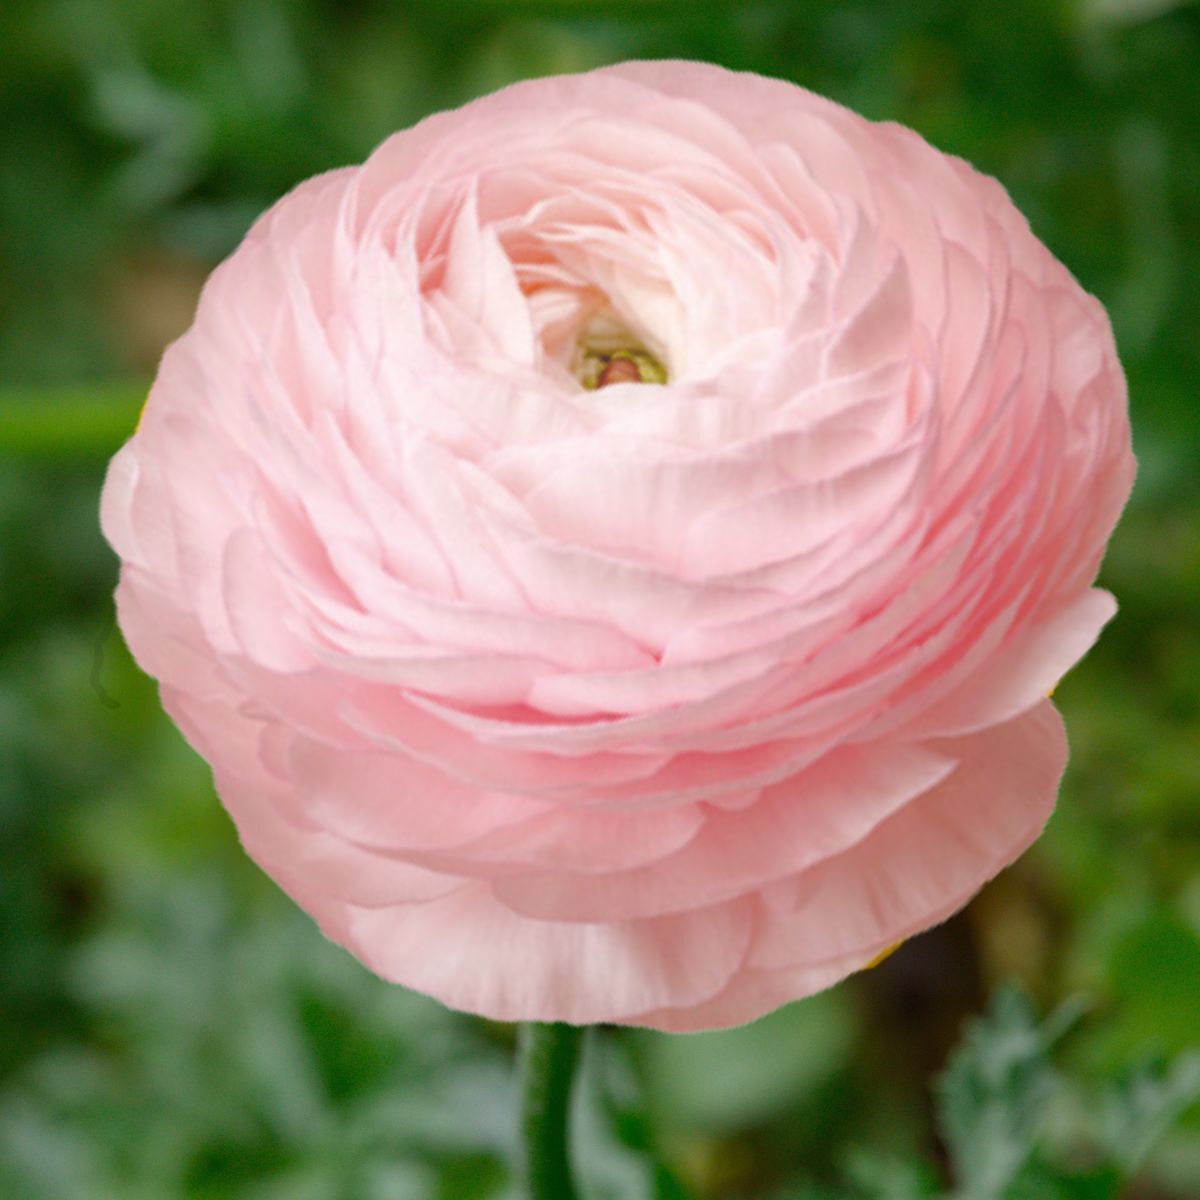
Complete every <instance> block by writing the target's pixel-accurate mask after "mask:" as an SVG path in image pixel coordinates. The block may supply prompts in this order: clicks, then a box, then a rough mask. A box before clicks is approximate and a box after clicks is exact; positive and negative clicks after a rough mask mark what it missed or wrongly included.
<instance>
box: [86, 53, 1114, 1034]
mask: <svg viewBox="0 0 1200 1200" xmlns="http://www.w3.org/2000/svg"><path fill="white" fill-rule="evenodd" d="M1132 476H1133V459H1132V456H1131V453H1130V445H1129V431H1128V426H1127V421H1126V404H1125V388H1124V381H1123V378H1122V374H1121V369H1120V366H1119V364H1118V362H1117V357H1116V353H1115V351H1114V348H1113V342H1112V337H1111V334H1110V331H1109V326H1108V322H1107V320H1106V318H1105V315H1104V312H1103V310H1102V308H1101V307H1100V305H1099V304H1098V303H1097V302H1096V301H1095V300H1094V299H1092V298H1091V297H1090V296H1088V295H1087V294H1085V293H1084V292H1083V291H1082V290H1081V289H1080V287H1079V286H1078V284H1076V282H1075V281H1074V280H1073V279H1072V278H1071V276H1070V275H1069V274H1068V272H1067V271H1066V270H1065V269H1064V268H1063V267H1062V266H1061V265H1060V264H1059V263H1058V262H1056V261H1055V260H1054V259H1053V258H1052V257H1051V255H1050V254H1049V253H1048V252H1047V250H1046V249H1045V247H1043V246H1042V245H1041V244H1040V243H1039V242H1038V241H1037V240H1036V239H1035V238H1034V237H1033V235H1032V234H1031V233H1030V231H1029V228H1028V226H1027V225H1026V223H1025V221H1024V220H1023V219H1022V218H1021V217H1020V215H1019V214H1018V213H1017V211H1016V210H1015V209H1014V208H1013V206H1012V204H1011V203H1010V201H1009V200H1008V197H1007V196H1006V195H1005V193H1004V191H1003V189H1002V188H1001V187H1000V186H999V185H998V184H996V183H995V182H994V181H993V180H991V179H988V178H986V177H984V176H981V175H978V174H977V173H976V172H975V171H973V170H972V169H971V168H970V167H969V166H967V165H966V164H965V163H963V162H961V161H960V160H958V159H955V158H951V157H948V156H946V155H943V154H941V153H939V152H938V151H936V150H933V149H932V148H931V147H930V146H929V145H927V144H926V143H925V142H924V141H922V140H921V138H920V137H918V136H917V135H916V134H915V133H912V132H911V131H909V130H907V129H903V128H900V127H898V126H895V125H876V124H872V123H870V122H868V121H865V120H863V119H862V118H860V117H858V116H856V115H854V114H853V113H851V112H848V111H847V110H846V109H844V108H841V107H839V106H838V105H836V104H833V103H831V102H830V101H828V100H823V99H821V98H820V97H818V96H814V95H812V94H811V93H809V92H806V91H804V90H802V89H801V88H798V87H794V86H792V85H790V84H786V83H780V82H776V81H773V80H768V79H763V78H760V77H758V76H754V75H739V74H732V73H729V72H727V71H724V70H720V69H718V68H716V67H710V66H704V65H701V64H697V63H685V62H665V63H664V62H655V63H650V62H644V63H627V64H625V65H622V66H618V67H614V68H611V69H606V70H601V71H596V72H593V73H591V74H587V75H579V76H574V77H566V78H555V79H543V80H539V81H536V82H532V83H523V84H519V85H517V86H515V87H511V88H507V89H505V90H504V91H501V92H498V93H497V94H495V95H493V96H489V97H487V98H485V99H483V100H480V101H477V102H476V103H474V104H470V105H468V106H467V107H465V108H463V109H460V110H458V111H456V112H451V113H444V114H441V115H439V116H435V117H432V118H430V119H429V120H427V121H424V122H422V123H421V124H420V125H418V126H417V127H415V128H414V129H411V130H407V131H405V132H403V133H400V134H397V135H396V136H394V137H392V138H390V139H389V140H388V141H386V142H385V143H384V144H383V145H382V146H381V147H380V148H379V149H378V150H377V151H376V152H375V153H374V154H373V155H372V156H371V157H370V159H368V161H367V162H366V163H365V164H364V165H363V166H361V167H354V168H347V169H344V170H338V171H332V172H330V173H329V174H327V175H323V176H320V177H318V178H316V179H313V180H310V181H308V182H307V183H305V184H302V185H301V186H300V187H298V188H297V189H296V190H295V191H294V192H292V193H291V194H290V195H288V196H286V197H285V198H284V199H283V200H281V201H280V202H279V203H278V204H277V205H276V206H275V207H274V208H272V209H271V210H270V212H268V213H267V214H266V215H265V216H264V217H263V218H262V219H261V220H260V221H259V222H258V223H257V225H255V227H254V229H253V230H252V231H251V232H250V234H249V236H248V237H247V238H246V240H245V242H244V243H243V244H242V246H241V247H240V248H239V249H238V250H237V252H236V253H235V254H234V255H233V256H232V257H231V258H230V259H229V260H228V261H227V262H226V263H224V264H223V265H222V266H221V267H219V268H218V269H217V271H216V272H215V273H214V274H213V276H212V278H211V280H210V281H209V283H208V285H207V287H206V289H205V291H204V294H203V296H202V298H201V301H200V305H199V310H198V312H197V314H196V321H195V324H194V325H193V326H192V328H191V330H190V331H189V332H188V333H187V334H186V335H185V336H184V337H183V338H181V339H180V340H179V341H178V342H177V343H175V345H174V346H172V347H171V348H170V350H168V352H167V354H166V356H165V357H164V359H163V363H162V367H161V370H160V372H159V376H158V379H157V380H156V382H155V385H154V389H153V391H152V393H151V395H150V400H149V403H148V405H147V408H146V413H145V418H144V420H143V422H142V424H141V427H140V428H139V430H138V431H137V433H136V434H135V436H134V437H133V439H132V440H131V441H130V442H129V444H128V445H127V446H126V447H125V448H124V449H123V450H122V451H121V452H120V453H119V454H118V455H117V457H116V458H115V459H114V460H113V463H112V466H111V469H110V472H109V476H108V481H107V484H106V487H105V492H104V502H103V508H104V528H105V531H106V533H107V536H108V538H109V540H110V541H111V543H112V545H113V546H114V547H115V548H116V550H117V552H118V554H119V555H120V556H121V558H122V560H123V570H122V577H121V585H120V588H119V591H118V601H119V609H120V619H121V624H122V627H123V629H124V631H125V634H126V636H127V638H128V640H129V643H130V645H131V646H132V648H133V650H134V653H135V654H136V655H137V658H138V661H139V662H140V663H141V664H142V666H143V667H144V668H145V669H146V670H147V671H148V672H149V673H151V674H152V675H154V676H156V677H157V678H158V679H159V680H160V681H161V683H162V697H163V703H164V705H165V706H166V708H167V710H168V711H169V712H170V713H171V715H172V716H173V717H174V719H175V720H176V721H177V722H178V724H179V725H180V727H181V728H182V729H183V731H184V732H185V734H186V735H187V737H188V739H189V740H190V741H191V743H192V744H193V745H194V746H195V747H196V749H197V750H198V751H199V752H200V753H201V754H202V755H204V757H205V758H207V759H208V761H209V762H210V763H211V765H212V768H213V771H214V774H215V777H216V783H217V787H218V789H219V791H220V794H221V797H222V799H223V801H224V803H225V804H226V806H227V807H228V809H229V811H230V813H231V814H232V815H233V819H234V820H235V821H236V823H237V826H238V830H239V832H240V834H241V838H242V841H243V843H244V844H245V846H246V849H247V851H248V852H249V853H250V854H251V855H252V856H253V857H254V858H255V859H256V860H257V861H258V862H259V863H260V864H261V865H262V867H263V868H264V869H265V870H266V871H267V872H269V873H270V874H271V875H272V876H273V877H274V878H275V879H276V880H277V881H278V882H279V883H280V885H281V886H282V887H284V888H285V889H286V890H287V891H288V892H289V893H290V894H291V895H292V896H293V897H294V898H295V899H296V901H297V902H298V903H299V904H301V905H302V906H303V907H304V908H305V909H307V910H308V911H309V912H310V913H312V914H313V916H314V917H315V918H316V919H317V920H318V921H319V922H320V925H321V927H322V929H323V930H324V931H325V933H326V934H327V935H328V936H329V937H330V938H332V939H333V940H335V941H337V942H339V943H340V944H342V945H343V946H345V947H347V948H348V949H349V950H351V951H352V952H353V953H354V954H355V955H357V956H358V957H359V958H360V959H362V961H363V962H364V963H366V964H367V965H368V966H369V967H370V968H371V969H372V970H374V971H376V972H378V973H379V974H380V975H382V976H384V977H385V978H387V979H391V980H395V981H396V982H399V983H402V984H405V985H407V986H409V987H412V988H416V989H418V990H420V991H422V992H426V993H429V994H430V995H433V996H436V997H439V998H440V999H441V1000H443V1001H444V1002H445V1003H447V1004H449V1005H452V1006H454V1007H456V1008H461V1009H466V1010H468V1011H470V1012H475V1013H482V1014H485V1015H487V1016H490V1017H493V1018H498V1019H503V1020H513V1019H541V1020H549V1019H559V1020H565V1021H571V1022H577V1023H582V1022H595V1021H609V1022H623V1023H629V1024H640V1025H650V1026H656V1027H658V1028H662V1029H674V1030H685V1029H700V1028H706V1027H714V1026H724V1025H731V1024H735V1023H738V1022H742V1021H746V1020H748V1019H750V1018H752V1017H756V1016H758V1015H760V1014H761V1013H764V1012H766V1011H768V1010H770V1009H772V1008H774V1007H775V1006H777V1005H779V1004H782V1003H783V1002H785V1001H788V1000H792V999H794V998H796V997H799V996H803V995H806V994H808V993H811V992H814V991H817V990H818V989H821V988H825V987H828V986H829V985H830V984H832V983H834V982H836V981H837V980H839V979H841V978H843V977H844V976H846V975H847V974H849V973H850V972H853V971H855V970H858V969H859V968H861V967H862V966H864V965H865V964H866V963H867V962H869V961H870V960H871V959H872V958H874V957H875V956H876V955H878V954H879V953H880V952H881V951H882V950H883V949H885V948H886V947H888V946H890V945H891V944H893V943H895V942H896V941H898V940H900V939H902V938H906V937H908V936H909V935H911V934H913V933H916V932H917V931H919V930H921V929H924V928H926V927H927V926H929V925H931V924H933V923H935V922H937V921H941V920H943V919H944V918H945V917H947V916H948V915H949V914H950V913H952V912H954V911H955V909H957V908H958V907H959V906H961V905H962V904H963V903H964V902H965V901H966V900H967V899H968V898H969V897H970V896H971V895H972V893H974V892H975V891H976V890H977V889H978V888H979V887H980V885H981V884H982V883H983V882H984V881H985V880H987V879H988V878H990V877H991V876H992V875H994V874H995V873H996V872H997V871H999V870H1000V869H1001V868H1002V867H1003V866H1005V865H1006V864H1007V863H1009V862H1011V861H1012V860H1013V859H1014V858H1015V857H1016V856H1017V855H1019V854H1020V853H1021V852H1022V850H1024V849H1025V847H1026V846H1028V845H1029V843H1030V842H1031V841H1032V840H1033V839H1034V838H1035V837H1036V836H1037V834H1038V832H1039V831H1040V829H1041V828H1042V825H1043V824H1044V822H1045V821H1046V818H1047V816H1048V815H1049V813H1050V811H1051V808H1052V807H1053V804H1054V799H1055V793H1056V789H1057V785H1058V780H1059V777H1060V775H1061V773H1062V770H1063V766H1064V762H1065V759H1066V744H1065V740H1064V736H1063V731H1062V727H1061V724H1060V722H1059V718H1058V716H1057V714H1056V712H1055V710H1054V708H1053V707H1052V706H1051V705H1050V703H1049V702H1048V701H1047V700H1046V699H1045V696H1046V694H1047V692H1048V691H1049V690H1050V689H1051V688H1052V687H1053V686H1054V684H1055V682H1056V681H1057V680H1058V679H1059V677H1060V676H1061V675H1062V674H1063V673H1064V672H1065V671H1066V670H1067V669H1068V668H1069V667H1070V666H1071V665H1072V664H1073V663H1074V662H1075V661H1076V660H1077V659H1078V658H1079V657H1080V656H1081V655H1082V654H1083V653H1084V651H1085V650H1086V649H1087V648H1088V646H1090V645H1091V643H1092V642H1093V641H1094V640H1095V638H1096V636H1097V634H1098V632H1099V630H1100V628H1101V627H1102V626H1103V625H1104V623H1105V622H1106V621H1107V620H1108V619H1109V618H1110V617H1111V615H1112V613H1113V611H1114V604H1113V601H1112V598H1111V597H1110V596H1109V595H1108V594H1107V593H1105V592H1102V591H1097V590H1095V589H1093V588H1092V587H1091V586H1090V585H1091V582H1092V580H1093V578H1094V576H1095V574H1096V570H1097V566H1098V564H1099V562H1100V558H1101V554H1102V552H1103V549H1104V544H1105V540H1106V539H1107V537H1108V535H1109V533H1110V531H1111V530H1112V527H1113V524H1114V522H1115V521H1116V519H1117V516H1118V514H1119V512H1120V510H1121V507H1122V504H1123V503H1124V501H1125V498H1126V495H1127V493H1128V491H1129V487H1130V483H1131V479H1132Z"/></svg>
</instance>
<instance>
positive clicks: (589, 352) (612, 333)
mask: <svg viewBox="0 0 1200 1200" xmlns="http://www.w3.org/2000/svg"><path fill="white" fill-rule="evenodd" d="M571 370H572V374H574V376H575V378H576V379H578V380H579V382H580V383H582V384H583V386H584V387H585V388H586V389H587V390H588V391H589V392H594V391H595V390H596V389H597V388H602V387H608V386H609V384H613V383H666V382H667V379H668V375H667V368H666V367H665V366H664V365H663V363H662V360H661V359H659V358H658V357H656V356H655V355H654V354H653V353H652V352H651V351H650V350H648V349H647V348H646V346H645V345H644V344H643V343H642V342H641V341H639V340H638V338H637V337H636V336H635V335H634V334H632V333H630V331H629V330H628V329H625V328H624V327H622V326H620V325H618V324H616V323H615V322H613V321H610V320H607V319H596V318H593V319H592V320H591V321H589V322H588V324H587V325H586V326H585V327H584V328H583V330H581V331H580V335H579V340H578V342H577V343H576V345H575V354H574V358H573V360H572V366H571Z"/></svg>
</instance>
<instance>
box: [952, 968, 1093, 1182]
mask: <svg viewBox="0 0 1200 1200" xmlns="http://www.w3.org/2000/svg"><path fill="white" fill-rule="evenodd" d="M1081 1013H1082V1006H1081V1005H1080V1004H1078V1003H1074V1002H1072V1003H1070V1004H1069V1005H1068V1006H1064V1008H1061V1009H1059V1010H1058V1011H1057V1012H1055V1013H1054V1014H1052V1015H1051V1016H1050V1017H1049V1018H1048V1019H1047V1020H1046V1021H1045V1022H1044V1023H1042V1024H1039V1023H1038V1021H1037V1017H1036V1014H1035V1013H1034V1010H1033V1007H1032V1005H1031V1004H1030V1002H1029V1000H1028V998H1027V997H1026V996H1025V995H1024V994H1023V993H1022V992H1021V991H1019V990H1018V989H1017V988H1015V987H1012V986H1008V987H1002V988H1000V989H999V990H998V991H997V992H996V994H995V996H994V997H993V999H992V1003H991V1006H990V1008H989V1010H988V1012H987V1014H986V1015H985V1016H984V1017H982V1018H980V1019H979V1020H977V1021H975V1022H973V1023H972V1024H971V1025H970V1026H969V1027H968V1029H967V1033H966V1036H965V1038H964V1039H963V1042H962V1045H961V1046H960V1047H959V1048H958V1050H957V1051H956V1052H955V1053H954V1055H953V1057H952V1058H951V1060H950V1063H949V1065H948V1066H947V1068H946V1071H945V1073H944V1074H943V1075H942V1077H941V1079H940V1080H939V1081H938V1084H937V1094H938V1101H939V1114H938V1115H939V1125H940V1129H941V1133H942V1136H943V1138H944V1139H945V1142H946V1147H947V1149H948V1151H949V1153H950V1160H951V1164H952V1167H953V1171H954V1176H955V1180H956V1183H957V1187H958V1190H957V1193H956V1194H957V1195H958V1196H959V1197H961V1198H962V1200H1004V1197H1006V1195H1007V1192H1008V1189H1009V1187H1010V1185H1011V1184H1012V1183H1013V1181H1014V1180H1015V1179H1016V1178H1017V1176H1018V1174H1019V1172H1020V1171H1021V1169H1022V1167H1024V1165H1025V1164H1026V1162H1028V1160H1029V1158H1030V1156H1031V1154H1032V1153H1033V1147H1034V1142H1035V1139H1036V1137H1037V1134H1038V1131H1039V1127H1040V1125H1041V1121H1042V1118H1043V1115H1044V1113H1045V1109H1046V1104H1047V1101H1048V1100H1049V1099H1050V1096H1051V1095H1052V1093H1053V1091H1054V1088H1055V1082H1056V1076H1055V1072H1054V1068H1053V1066H1052V1065H1051V1063H1050V1059H1049V1053H1048V1052H1049V1049H1050V1047H1051V1046H1052V1045H1053V1044H1054V1043H1055V1042H1056V1041H1057V1040H1058V1039H1059V1038H1061V1037H1062V1035H1063V1034H1064V1033H1065V1032H1066V1031H1067V1029H1069V1028H1070V1027H1071V1026H1072V1025H1073V1024H1074V1023H1075V1022H1076V1021H1077V1020H1078V1018H1079V1016H1080V1015H1081Z"/></svg>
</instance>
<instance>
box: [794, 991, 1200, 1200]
mask: <svg viewBox="0 0 1200 1200" xmlns="http://www.w3.org/2000/svg"><path fill="white" fill-rule="evenodd" d="M1084 1008H1085V1006H1084V1005H1083V1004H1082V1003H1080V1002H1079V1001H1068V1002H1066V1003H1065V1004H1063V1005H1061V1006H1060V1007H1059V1008H1058V1009H1057V1010H1056V1011H1055V1012H1054V1013H1053V1014H1052V1015H1051V1016H1050V1017H1048V1018H1047V1019H1046V1020H1044V1021H1041V1022H1039V1021H1038V1020H1037V1016H1036V1013H1035V1011H1034V1008H1033V1005H1032V1004H1031V1003H1030V1001H1029V999H1028V997H1027V996H1026V995H1025V994H1024V993H1023V992H1021V991H1020V990H1019V989H1018V988H1016V987H1014V986H1012V985H1008V986H1005V987H1001V988H999V989H998V990H997V991H996V993H995V995H994V996H993V997H992V1001H991V1004H990V1006H989V1009H988V1011H987V1013H986V1014H985V1015H984V1016H983V1017H980V1018H978V1019H976V1020H974V1021H972V1022H971V1023H970V1024H969V1025H968V1027H967V1030H966V1033H965V1035H964V1037H963V1039H962V1042H961V1044H960V1045H959V1047H958V1049H957V1050H956V1051H955V1052H954V1054H953V1055H952V1056H951V1059H950V1061H949V1063H948V1065H947V1067H946V1070H945V1071H944V1072H943V1074H942V1076H941V1078H940V1079H939V1080H938V1083H937V1089H936V1090H937V1100H938V1126H939V1128H940V1130H941V1133H942V1139H943V1145H944V1147H945V1150H946V1154H947V1158H948V1164H949V1174H950V1176H951V1179H952V1186H951V1187H950V1189H949V1190H948V1191H943V1190H942V1189H941V1188H940V1187H939V1186H938V1184H937V1174H938V1173H937V1171H936V1170H935V1169H934V1168H933V1167H932V1165H926V1164H923V1163H921V1162H919V1161H917V1160H911V1159H910V1160H905V1159H900V1158H888V1157H885V1156H881V1155H878V1154H874V1153H865V1152H863V1151H861V1150H860V1151H856V1152H854V1153H852V1154H851V1155H850V1156H849V1158H848V1161H847V1166H846V1171H845V1175H846V1182H845V1184H844V1185H843V1187H841V1188H836V1189H829V1188H812V1187H810V1188H809V1189H807V1190H802V1191H800V1192H799V1193H797V1194H796V1195H795V1197H794V1200H930V1198H933V1197H941V1198H942V1200H1117V1197H1119V1196H1120V1195H1122V1194H1123V1188H1124V1185H1125V1183H1127V1181H1128V1180H1129V1179H1131V1178H1132V1176H1133V1173H1134V1172H1135V1171H1136V1170H1137V1168H1138V1167H1139V1165H1140V1164H1141V1163H1142V1161H1143V1160H1144V1159H1145V1157H1146V1155H1147V1154H1148V1152H1149V1151H1150V1149H1151V1148H1152V1146H1153V1145H1154V1143H1155V1142H1156V1141H1158V1139H1160V1138H1161V1137H1163V1136H1164V1135H1165V1134H1166V1133H1167V1131H1168V1130H1169V1128H1170V1127H1171V1126H1172V1124H1174V1122H1176V1121H1177V1120H1178V1119H1179V1118H1180V1117H1181V1115H1182V1114H1183V1113H1184V1112H1185V1111H1186V1110H1187V1109H1188V1108H1189V1107H1191V1106H1193V1105H1196V1104H1197V1102H1198V1101H1200V1053H1198V1054H1186V1055H1181V1056H1180V1057H1179V1058H1178V1059H1177V1060H1176V1061H1175V1062H1174V1063H1173V1064H1172V1065H1171V1066H1169V1067H1168V1066H1165V1065H1164V1064H1163V1063H1161V1062H1156V1063H1146V1064H1143V1065H1142V1066H1141V1067H1139V1068H1138V1069H1137V1070H1135V1071H1133V1072H1131V1073H1130V1074H1129V1076H1128V1077H1127V1078H1125V1079H1123V1080H1119V1081H1117V1080H1114V1081H1109V1082H1108V1083H1107V1084H1106V1085H1104V1087H1103V1088H1102V1090H1101V1091H1100V1093H1099V1095H1098V1096H1096V1097H1091V1096H1089V1097H1088V1098H1087V1100H1086V1101H1085V1102H1084V1103H1083V1104H1082V1105H1081V1103H1080V1097H1079V1096H1078V1095H1074V1094H1073V1093H1075V1092H1077V1091H1078V1084H1077V1083H1076V1082H1075V1081H1072V1080H1069V1079H1065V1078H1064V1077H1063V1076H1061V1075H1060V1073H1059V1072H1058V1070H1057V1069H1056V1068H1055V1065H1054V1063H1053V1060H1052V1051H1053V1050H1054V1049H1055V1048H1056V1046H1057V1045H1058V1043H1059V1041H1060V1040H1061V1039H1062V1038H1063V1036H1064V1035H1065V1034H1066V1033H1068V1032H1069V1031H1070V1030H1072V1029H1073V1028H1074V1027H1075V1026H1076V1024H1077V1023H1078V1022H1079V1020H1080V1018H1081V1017H1082V1016H1083V1013H1084ZM1071 1103H1073V1104H1074V1107H1075V1108H1076V1109H1080V1108H1081V1107H1082V1108H1083V1110H1084V1111H1085V1112H1086V1117H1085V1119H1084V1121H1083V1123H1082V1125H1081V1126H1077V1127H1075V1128H1073V1129H1072V1131H1071V1134H1070V1137H1069V1139H1068V1140H1066V1141H1065V1142H1064V1139H1063V1137H1062V1135H1061V1133H1060V1135H1059V1138H1058V1139H1057V1141H1056V1140H1055V1139H1054V1137H1053V1136H1052V1134H1053V1130H1052V1125H1053V1122H1052V1121H1050V1120H1049V1118H1050V1116H1051V1115H1052V1110H1053V1108H1054V1107H1055V1105H1056V1104H1057V1105H1059V1106H1063V1105H1064V1104H1071Z"/></svg>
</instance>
